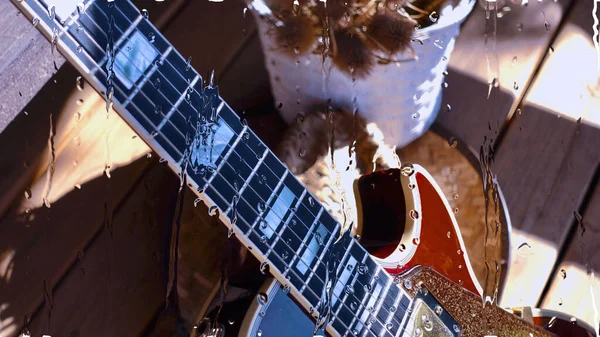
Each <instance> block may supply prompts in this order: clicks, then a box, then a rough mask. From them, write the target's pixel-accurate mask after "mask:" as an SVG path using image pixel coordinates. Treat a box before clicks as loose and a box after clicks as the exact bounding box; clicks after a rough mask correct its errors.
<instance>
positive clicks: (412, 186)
mask: <svg viewBox="0 0 600 337" xmlns="http://www.w3.org/2000/svg"><path fill="white" fill-rule="evenodd" d="M415 187H417V185H415V184H413V183H410V184H408V188H409V189H411V190H414V189H415Z"/></svg>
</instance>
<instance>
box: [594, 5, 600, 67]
mask: <svg viewBox="0 0 600 337" xmlns="http://www.w3.org/2000/svg"><path fill="white" fill-rule="evenodd" d="M593 1H594V8H593V9H592V17H593V18H594V24H593V25H592V30H593V31H594V35H593V37H592V40H593V41H594V48H595V49H596V57H597V60H598V70H599V71H600V33H598V23H599V20H598V1H600V0H593Z"/></svg>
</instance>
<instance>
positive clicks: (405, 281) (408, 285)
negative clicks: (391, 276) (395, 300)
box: [404, 280, 412, 289]
mask: <svg viewBox="0 0 600 337" xmlns="http://www.w3.org/2000/svg"><path fill="white" fill-rule="evenodd" d="M404 288H406V289H410V288H412V283H411V282H410V280H404Z"/></svg>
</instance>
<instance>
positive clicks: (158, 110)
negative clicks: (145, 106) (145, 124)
mask: <svg viewBox="0 0 600 337" xmlns="http://www.w3.org/2000/svg"><path fill="white" fill-rule="evenodd" d="M154 113H155V114H157V115H158V114H162V106H160V105H159V104H156V105H155V106H154Z"/></svg>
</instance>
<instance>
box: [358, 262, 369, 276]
mask: <svg viewBox="0 0 600 337" xmlns="http://www.w3.org/2000/svg"><path fill="white" fill-rule="evenodd" d="M368 272H369V267H367V265H366V264H364V263H361V264H359V265H358V273H359V274H360V275H365V274H366V273H368Z"/></svg>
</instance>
